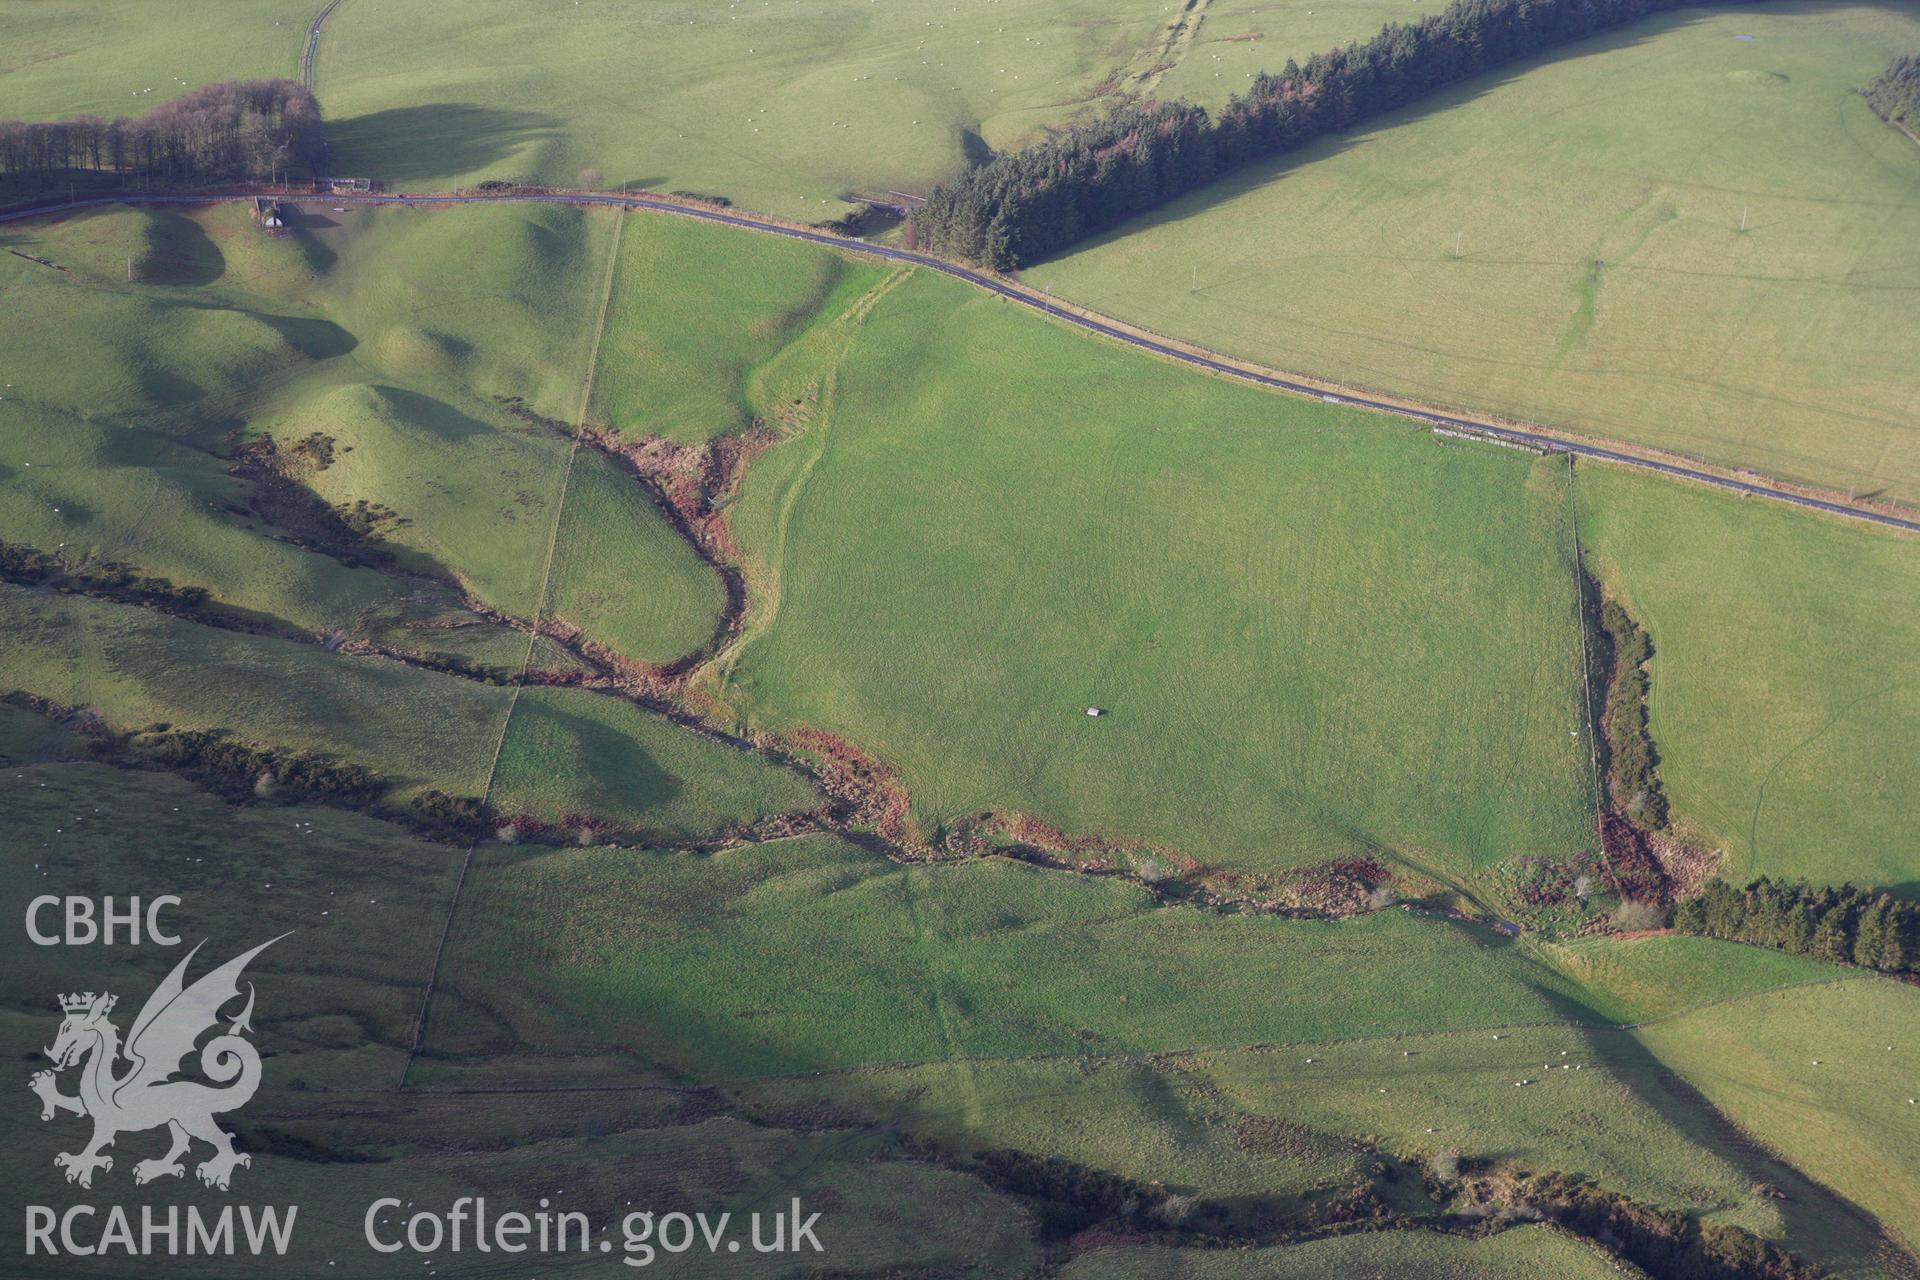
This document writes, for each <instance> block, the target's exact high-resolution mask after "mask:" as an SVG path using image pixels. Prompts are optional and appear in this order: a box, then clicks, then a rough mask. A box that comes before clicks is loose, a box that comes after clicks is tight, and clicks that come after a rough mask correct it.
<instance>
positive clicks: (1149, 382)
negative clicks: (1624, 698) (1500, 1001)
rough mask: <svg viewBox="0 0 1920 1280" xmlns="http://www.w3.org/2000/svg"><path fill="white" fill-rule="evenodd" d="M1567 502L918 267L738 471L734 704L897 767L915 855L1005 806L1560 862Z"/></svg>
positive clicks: (1289, 858) (1308, 845)
mask: <svg viewBox="0 0 1920 1280" xmlns="http://www.w3.org/2000/svg"><path fill="white" fill-rule="evenodd" d="M989 387H991V389H992V392H993V394H992V395H986V394H983V393H984V392H985V391H986V390H987V389H988V388H989ZM1564 477H1565V468H1564V463H1558V462H1552V461H1538V462H1530V461H1529V460H1528V459H1527V458H1525V457H1523V456H1520V455H1516V454H1513V453H1510V452H1507V451H1502V450H1494V449H1484V448H1480V447H1476V446H1465V447H1459V448H1455V447H1451V446H1448V447H1441V446H1439V445H1436V443H1435V442H1434V441H1433V440H1432V439H1430V438H1429V437H1427V436H1426V435H1425V434H1424V433H1418V432H1412V431H1407V430H1405V429H1403V428H1399V427H1396V426H1395V425H1393V424H1392V423H1389V422H1386V421H1384V420H1381V419H1378V418H1372V417H1365V416H1362V415H1359V414H1357V413H1352V412H1350V411H1344V410H1338V409H1333V408H1329V407H1326V406H1322V405H1317V404H1307V403H1303V402H1300V401H1295V400H1288V399H1280V398H1276V397H1272V396H1267V395H1263V394H1259V393H1256V392H1252V391H1248V390H1245V389H1242V388H1238V387H1233V386H1229V385H1226V384H1223V383H1220V382H1217V381H1213V380H1209V379H1205V378H1202V377H1199V376H1196V375H1192V374H1189V373H1186V372H1184V371H1180V370H1176V369H1173V368H1171V367H1168V366H1165V365H1161V364H1158V363H1155V362H1151V361H1142V360H1139V359H1137V358H1135V357H1133V356H1131V355H1128V354H1126V353H1123V352H1121V351H1118V350H1115V349H1113V348H1110V347H1108V346H1105V345H1104V344H1101V343H1099V342H1097V341H1093V340H1089V339H1086V338H1083V337H1081V336H1078V335H1076V334H1073V333H1070V332H1068V331H1065V330H1063V329H1060V328H1056V327H1054V326H1051V325H1048V324H1045V323H1042V322H1039V321H1036V320H1034V319H1032V318H1031V317H1029V316H1026V315H1024V314H1020V313H1017V312H1014V311H1011V310H1009V309H1008V308H1007V307H1006V305H1005V304H1003V303H998V302H994V301H992V300H990V299H987V298H983V297H980V296H978V295H976V294H974V293H973V292H972V291H970V290H967V289H965V288H964V287H962V286H958V285H954V284H950V283H948V282H945V281H942V280H938V279H935V278H932V277H913V278H911V279H909V280H908V281H907V282H906V283H905V284H903V285H901V286H899V287H897V288H895V289H893V290H892V291H891V292H889V293H887V294H886V295H885V297H883V298H882V299H880V301H879V302H878V303H877V305H875V306H874V308H873V309H872V311H871V313H870V314H869V315H868V317H867V320H866V322H865V327H864V329H863V330H862V331H861V333H860V335H859V339H858V341H857V343H855V345H854V347H853V351H852V354H851V355H850V356H848V357H847V359H846V360H845V361H844V363H843V364H842V365H841V366H840V368H839V370H838V372H837V374H836V375H835V378H834V390H833V392H832V403H831V406H830V408H829V409H828V411H827V412H825V413H824V415H823V416H822V417H821V418H820V419H819V420H818V421H816V422H815V423H814V424H813V425H812V426H810V427H808V428H807V429H806V431H805V432H804V434H802V435H800V436H799V437H798V438H797V439H795V440H794V441H792V442H790V443H788V444H784V445H782V446H780V447H779V448H777V449H775V450H773V451H772V452H770V453H769V454H767V455H765V456H764V457H763V458H762V459H760V460H759V461H758V462H756V463H755V465H754V468H753V470H752V471H751V472H750V473H749V475H748V478H747V482H746V486H745V490H744V492H743V496H742V500H741V502H740V503H739V504H738V506H737V507H736V509H735V514H734V516H733V528H734V529H735V531H736V532H737V533H738V534H739V535H740V537H741V538H742V540H743V542H744V543H745V545H746V547H747V551H748V554H749V557H750V559H751V560H752V561H753V562H754V563H755V565H756V567H757V577H756V578H755V585H756V587H757V589H758V590H759V592H760V596H759V599H760V600H761V601H762V602H763V603H762V606H761V610H760V615H759V616H758V617H757V618H756V620H755V622H754V625H753V627H752V628H751V629H750V637H751V638H750V639H749V640H748V642H747V643H746V644H744V645H743V646H742V647H741V650H740V651H739V653H738V655H737V657H736V660H735V661H734V663H733V665H732V668H731V672H730V677H729V679H728V680H727V682H726V686H725V689H724V696H725V697H726V698H727V699H728V700H729V701H730V702H731V703H733V704H734V705H735V706H736V707H738V708H740V709H742V710H744V711H746V712H749V713H751V714H752V715H753V716H754V717H755V718H764V719H765V720H767V721H769V722H771V723H772V724H774V725H776V726H785V725H793V724H809V725H816V726H820V727H824V728H827V729H830V730H833V731H835V732H838V733H841V734H844V735H845V736H846V737H848V738H849V739H851V740H852V741H854V742H856V743H858V744H860V745H861V746H862V747H864V748H865V749H867V750H869V751H872V752H873V753H874V754H876V755H877V756H879V757H880V758H881V759H883V760H886V761H888V762H889V763H891V764H893V765H895V766H896V767H897V768H898V769H899V770H900V772H901V775H902V777H903V779H904V780H905V782H906V784H907V786H908V788H909V789H910V791H911V792H912V794H913V798H914V804H915V809H914V814H915V816H916V817H917V818H918V819H919V821H920V823H921V825H922V828H923V830H926V831H928V832H932V831H935V830H936V829H938V828H939V827H940V826H941V825H942V824H945V823H950V822H952V821H953V820H955V819H958V818H961V817H963V816H966V815H968V814H973V813H978V812H979V811H981V810H986V809H992V810H1017V811H1021V812H1025V813H1029V814H1031V815H1033V816H1035V817H1038V818H1040V819H1042V820H1044V821H1047V822H1049V823H1052V824H1054V825H1056V826H1058V827H1061V828H1063V829H1065V830H1067V831H1068V832H1070V833H1074V834H1083V833H1093V834H1106V835H1111V836H1115V837H1126V838H1134V839H1141V840H1146V841H1155V842H1161V843H1164V844H1167V845H1171V846H1174V847H1175V848H1177V849H1179V850H1181V851H1184V852H1186V853H1188V854H1190V855H1192V856H1194V857H1197V858H1199V859H1200V860H1201V861H1203V862H1208V863H1216V864H1225V865H1232V866H1238V867H1250V868H1256V869H1257V868H1274V867H1280V866H1290V865H1298V864H1303V863H1310V862H1315V861H1319V860H1321V859H1325V858H1330V857H1339V856H1346V855H1349V854H1353V853H1361V852H1368V851H1376V852H1379V853H1381V854H1382V855H1383V856H1387V857H1389V858H1397V859H1399V860H1401V861H1403V862H1405V863H1407V864H1409V865H1413V866H1420V867H1431V868H1433V869H1435V870H1436V871H1437V872H1439V873H1441V874H1455V875H1469V874H1471V873H1472V872H1473V871H1474V869H1475V868H1477V867H1482V866H1486V865H1490V864H1493V863H1496V862H1499V861H1502V860H1504V859H1506V858H1509V857H1512V856H1514V855H1515V854H1519V853H1533V852H1538V853H1554V854H1558V853H1563V852H1566V851H1567V850H1569V849H1572V848H1577V847H1579V846H1581V845H1582V844H1583V843H1584V842H1585V841H1586V840H1587V839H1588V838H1589V837H1588V831H1587V823H1586V820H1585V818H1584V816H1583V815H1584V806H1585V801H1586V795H1587V784H1586V783H1585V781H1584V778H1585V769H1586V764H1587V762H1586V748H1585V744H1584V739H1583V738H1582V737H1581V736H1580V733H1581V732H1583V730H1581V728H1580V724H1579V719H1578V715H1577V707H1578V705H1579V703H1578V698H1579V681H1580V673H1579V657H1578V647H1579V643H1580V641H1579V632H1578V629H1577V626H1576V623H1575V617H1574V608H1575V605H1574V586H1573V578H1572V571H1571V566H1570V557H1571V554H1572V552H1571V545H1570V542H1569V539H1568V527H1567V505H1566V490H1565V484H1564ZM1468 493H1471V494H1472V495H1474V498H1473V500H1472V501H1470V502H1469V501H1463V500H1462V495H1463V494H1468ZM1088 706H1099V707H1102V708H1104V709H1105V710H1107V711H1108V712H1109V713H1110V714H1109V715H1108V716H1106V717H1105V718H1101V719H1098V720H1095V719H1090V718H1089V717H1087V716H1086V715H1085V714H1084V713H1085V710H1086V708H1087V707H1088ZM1484 772H1491V773H1494V774H1497V775H1498V776H1500V777H1501V778H1502V779H1503V780H1504V784H1503V786H1502V787H1501V788H1499V789H1498V790H1489V789H1487V788H1484V787H1482V786H1480V785H1478V784H1477V783H1475V782H1472V781H1469V779H1471V778H1477V777H1478V776H1480V775H1481V774H1482V773H1484Z"/></svg>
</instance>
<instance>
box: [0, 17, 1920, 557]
mask: <svg viewBox="0 0 1920 1280" xmlns="http://www.w3.org/2000/svg"><path fill="white" fill-rule="evenodd" d="M338 3H339V0H334V4H338ZM334 4H329V5H328V6H327V7H326V9H323V10H321V12H320V15H319V16H318V17H316V18H315V19H314V23H313V28H312V36H313V37H314V38H317V36H318V33H319V27H320V23H321V22H322V21H323V20H324V19H325V18H326V15H327V14H328V13H329V12H331V11H332V9H333V7H334ZM310 53H311V44H310V45H309V54H310ZM314 198H315V199H322V200H326V201H329V202H331V203H334V204H398V205H444V204H575V205H605V206H609V207H613V208H623V209H648V210H652V211H654V212H656V213H670V214H674V215H676V216H678V217H682V218H694V219H697V220H699V221H701V222H715V223H719V224H720V225H722V226H728V227H739V228H741V229H743V230H747V231H758V232H762V233H763V234H767V235H776V236H785V237H787V238H788V239H791V240H804V241H806V242H808V243H810V244H819V245H825V246H827V247H828V248H831V249H838V250H841V251H842V252H850V253H864V254H868V255H871V256H873V257H876V258H884V259H886V260H887V261H890V262H903V263H908V264H911V265H913V266H918V267H925V268H927V269H928V270H930V271H938V272H940V273H941V274H942V275H948V276H952V277H953V278H954V279H956V280H964V281H966V282H967V283H968V284H971V285H973V286H975V287H976V288H980V289H985V290H987V291H988V292H989V293H993V294H996V295H998V296H999V297H1002V298H1005V299H1007V300H1008V301H1010V302H1016V303H1019V304H1020V305H1021V306H1024V307H1030V308H1032V309H1033V310H1035V311H1038V312H1041V313H1042V314H1044V315H1048V316H1052V317H1053V318H1054V319H1056V320H1060V321H1062V322H1064V323H1066V324H1070V325H1073V326H1074V327H1076V328H1079V329H1085V330H1087V331H1088V332H1090V333H1097V334H1099V335H1101V336H1102V337H1106V338H1111V339H1112V340H1113V341H1115V342H1121V343H1125V344H1126V345H1127V346H1130V347H1135V348H1138V349H1139V350H1142V351H1149V352H1152V353H1153V354H1154V355H1157V356H1162V357H1164V358H1166V359H1168V360H1177V361H1179V362H1180V363H1181V364H1185V365H1191V366H1193V367H1194V368H1196V369H1205V370H1207V371H1208V372H1210V373H1218V374H1223V375H1225V376H1226V377H1229V378H1237V379H1239V380H1240V381H1242V382H1250V383H1253V384H1254V385H1256V386H1262V387H1269V388H1271V389H1273V390H1276V391H1288V392H1292V393H1293V394H1295V395H1302V396H1310V397H1312V398H1313V399H1316V400H1321V401H1325V402H1326V403H1328V404H1338V405H1348V406H1351V407H1353V408H1357V409H1370V410H1373V411H1375V412H1378V413H1389V414H1393V415H1395V416H1396V417H1401V418H1411V419H1412V420H1413V421H1415V422H1424V423H1426V424H1428V425H1429V426H1434V427H1440V428H1443V429H1445V430H1448V431H1459V432H1463V433H1466V434H1468V435H1474V436H1479V437H1482V438H1485V439H1490V440H1500V441H1504V442H1506V443H1508V444H1517V445H1522V446H1525V447H1527V448H1530V449H1542V450H1546V451H1550V452H1554V453H1570V454H1573V455H1574V456H1575V457H1581V458H1596V459H1599V460H1601V461H1603V462H1612V463H1617V464H1618V465H1620V466H1626V467H1636V468H1639V469H1640V470H1642V471H1653V472H1657V473H1659V474H1661V475H1665V476H1672V477H1674V478H1676V479H1680V480H1691V481H1693V482H1695V483H1697V484H1705V485H1712V486H1713V487H1714V488H1716V489H1726V490H1729V491H1731V492H1733V493H1738V494H1742V495H1745V496H1749V497H1756V498H1770V499H1772V500H1773V501H1775V502H1784V503H1787V504H1789V505H1791V506H1796V507H1804V508H1806V509H1808V510H1810V511H1824V512H1826V513H1827V514H1829V515H1835V516H1841V517H1843V518H1845V519H1848V520H1863V521H1866V522H1867V523H1869V524H1876V525H1880V526H1882V527H1883V528H1888V529H1898V530H1900V531H1902V532H1904V533H1920V518H1912V517H1905V516H1897V515H1893V514H1891V513H1888V512H1884V511H1875V510H1872V509H1869V508H1862V507H1852V506H1848V505H1846V504H1845V503H1840V502H1829V501H1827V500H1826V499H1823V498H1815V497H1810V496H1808V495H1806V494H1801V493H1794V492H1792V491H1790V490H1786V489H1779V488H1774V487H1771V486H1769V485H1766V484H1757V483H1753V482H1751V481H1747V480H1740V479H1736V478H1735V477H1733V476H1726V475H1719V474H1717V473H1715V472H1712V471H1703V470H1699V469H1696V468H1694V467H1689V466H1685V465H1683V464H1681V463H1675V462H1662V461H1660V460H1659V459H1657V458H1646V457H1641V456H1639V455H1637V454H1632V453H1625V452H1621V451H1619V450H1615V449H1608V448H1606V447H1604V446H1602V445H1596V444H1589V443H1587V442H1585V441H1581V440H1568V439H1563V438H1561V437H1559V436H1554V435H1548V434H1545V433H1543V432H1536V431H1526V430H1522V429H1521V428H1518V427H1502V426H1495V425H1493V424H1491V423H1486V422H1476V421H1474V420H1472V419H1470V418H1458V417H1454V416H1452V415H1451V414H1446V413H1440V412H1438V411H1435V410H1428V409H1416V408H1412V407H1410V406H1407V405H1400V404H1393V403H1391V402H1389V401H1385V400H1373V399H1369V398H1367V397H1366V396H1361V395H1355V394H1353V393H1351V392H1345V391H1343V392H1339V393H1334V392H1332V391H1328V390H1325V389H1323V388H1321V387H1316V386H1312V385H1309V384H1307V383H1305V382H1298V381H1294V380H1293V379H1290V378H1287V377H1283V376H1281V375H1279V374H1273V373H1262V372H1259V371H1257V370H1253V369H1246V368H1242V367H1240V366H1239V365H1236V364H1233V363H1230V362H1229V361H1228V360H1227V358H1226V357H1224V356H1217V355H1212V354H1208V353H1206V352H1204V351H1201V350H1188V349H1185V348H1182V347H1177V346H1174V345H1172V344H1171V343H1167V342H1162V341H1159V340H1157V339H1155V338H1151V337H1148V336H1146V335H1145V334H1141V333H1136V332H1133V331H1131V330H1128V329H1125V328H1123V327H1121V326H1120V324H1119V323H1118V322H1111V323H1110V322H1108V321H1105V320H1102V319H1100V318H1098V317H1096V316H1093V315H1090V314H1086V313H1084V312H1081V311H1078V310H1073V309H1070V308H1067V307H1063V306H1060V305H1058V304H1057V303H1054V302H1050V301H1048V300H1047V299H1046V298H1043V297H1037V296H1035V295H1034V294H1031V293H1028V292H1027V291H1026V290H1024V289H1019V288H1016V287H1014V286H1013V285H1012V284H1010V283H1008V282H1007V281H1005V280H1003V279H1000V278H999V277H997V276H992V275H988V274H987V273H985V272H981V271H975V270H973V269H972V268H971V267H963V266H960V265H959V264H957V263H953V262H948V261H946V260H945V259H942V258H936V257H934V256H932V255H931V254H925V253H917V252H915V251H914V250H911V249H895V248H891V247H888V246H885V245H874V244H867V243H866V242H864V241H860V240H854V239H850V238H848V237H846V236H838V235H834V234H832V233H831V232H825V231H811V230H807V229H805V228H803V227H792V226H787V225H785V224H783V223H778V222H771V221H767V220H764V219H760V218H755V217H751V216H748V215H746V214H740V213H732V212H728V211H726V210H722V209H712V208H701V207H697V206H690V205H685V204H679V203H675V202H673V201H670V200H662V199H658V198H656V197H652V196H645V195H580V194H568V193H564V192H498V193H491V192H490V193H476V194H463V195H418V196H416V195H361V196H353V195H334V196H318V197H314ZM251 199H253V195H252V194H251V193H249V194H244V195H242V194H220V195H197V196H193V195H142V194H139V193H129V194H126V195H117V196H98V197H93V198H89V199H86V200H80V201H76V202H72V203H68V204H61V205H53V206H40V207H38V208H34V209H22V210H16V211H14V212H11V213H0V222H11V221H16V220H19V219H23V218H31V217H37V216H42V215H46V214H53V213H59V212H61V211H63V210H67V209H74V208H85V207H87V206H90V205H109V204H210V203H214V202H217V201H223V200H251Z"/></svg>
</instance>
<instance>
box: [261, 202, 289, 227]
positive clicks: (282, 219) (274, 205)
mask: <svg viewBox="0 0 1920 1280" xmlns="http://www.w3.org/2000/svg"><path fill="white" fill-rule="evenodd" d="M253 220H254V221H255V222H257V223H259V224H260V225H261V226H263V227H284V226H286V225H287V219H286V215H285V213H284V212H282V210H281V208H280V202H279V201H278V200H275V199H272V198H271V197H268V196H255V197H254V198H253Z"/></svg>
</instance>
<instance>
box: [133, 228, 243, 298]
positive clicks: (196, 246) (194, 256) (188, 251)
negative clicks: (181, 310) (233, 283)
mask: <svg viewBox="0 0 1920 1280" xmlns="http://www.w3.org/2000/svg"><path fill="white" fill-rule="evenodd" d="M146 216H147V225H146V239H147V247H146V250H145V251H144V252H143V253H142V254H141V255H140V256H139V257H138V258H137V259H135V260H134V262H133V269H134V270H135V271H136V272H137V273H138V276H137V278H138V279H139V280H140V281H141V282H142V283H144V284H166V285H182V286H186V287H189V288H191V287H195V286H199V285H208V284H212V283H213V282H214V281H216V280H218V279H219V278H220V277H221V276H224V275H225V274H227V255H226V254H224V253H222V252H220V246H219V245H217V244H215V243H214V242H213V239H212V237H210V236H208V235H207V231H206V228H205V227H202V226H201V225H200V224H199V223H198V222H195V221H194V220H193V219H192V218H189V217H186V216H185V215H184V214H179V213H175V212H174V211H172V210H171V209H149V210H147V211H146Z"/></svg>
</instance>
